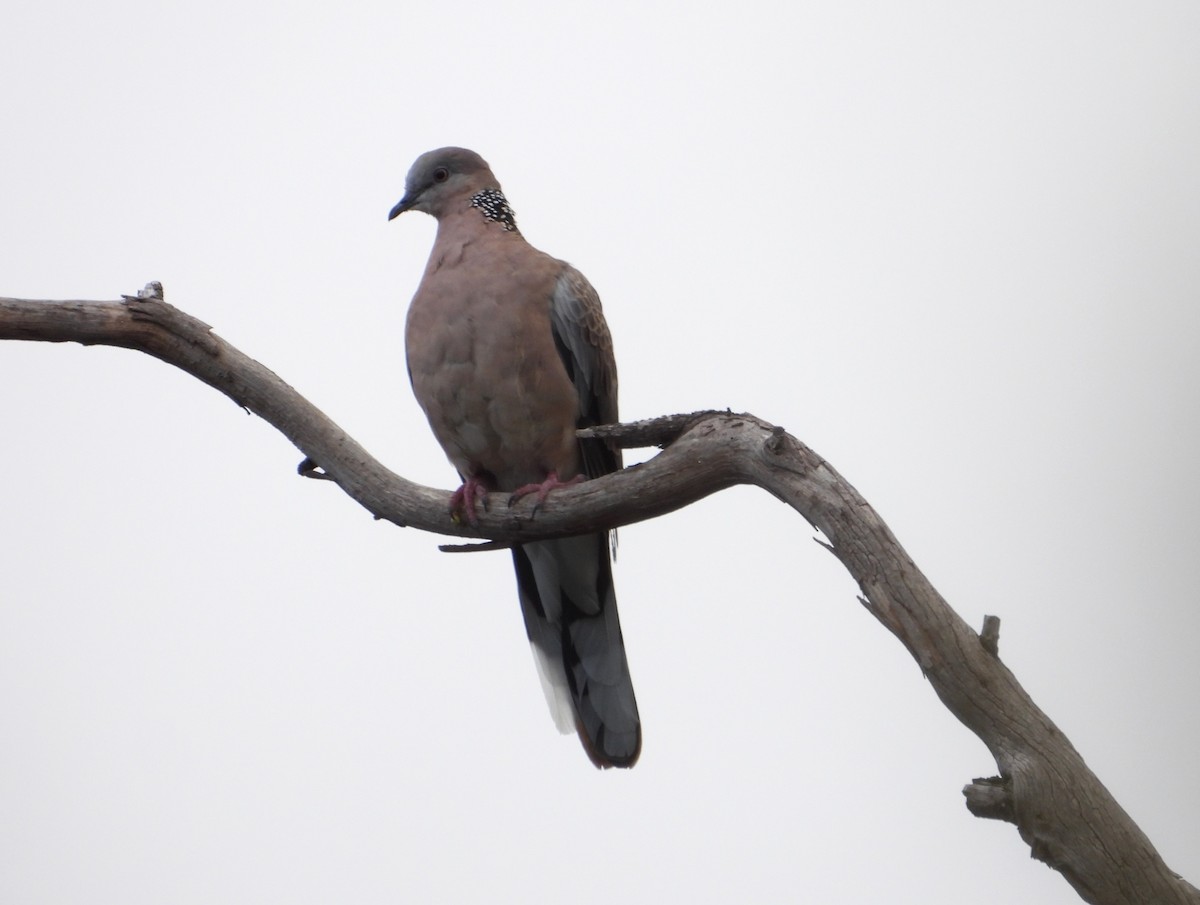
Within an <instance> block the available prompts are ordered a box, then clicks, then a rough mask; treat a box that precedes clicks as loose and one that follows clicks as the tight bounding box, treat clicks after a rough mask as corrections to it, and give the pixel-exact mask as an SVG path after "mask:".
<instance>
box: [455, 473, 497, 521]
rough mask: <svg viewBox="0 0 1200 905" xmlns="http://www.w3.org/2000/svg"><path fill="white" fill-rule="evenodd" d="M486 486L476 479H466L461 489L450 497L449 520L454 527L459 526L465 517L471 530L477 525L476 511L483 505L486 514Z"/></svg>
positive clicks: (477, 516) (477, 515)
mask: <svg viewBox="0 0 1200 905" xmlns="http://www.w3.org/2000/svg"><path fill="white" fill-rule="evenodd" d="M487 495H488V492H487V486H486V485H485V484H484V483H483V481H481V480H479V479H478V478H467V479H466V480H465V481H463V485H462V487H460V488H458V490H456V491H454V493H452V494H451V495H450V518H451V520H452V521H453V522H454V523H455V524H456V525H461V524H462V521H463V517H464V516H466V519H467V524H469V525H470V526H471V527H472V528H475V527H477V526H478V525H479V514H478V509H479V506H480V504H482V505H483V511H484V512H487V509H488V499H487Z"/></svg>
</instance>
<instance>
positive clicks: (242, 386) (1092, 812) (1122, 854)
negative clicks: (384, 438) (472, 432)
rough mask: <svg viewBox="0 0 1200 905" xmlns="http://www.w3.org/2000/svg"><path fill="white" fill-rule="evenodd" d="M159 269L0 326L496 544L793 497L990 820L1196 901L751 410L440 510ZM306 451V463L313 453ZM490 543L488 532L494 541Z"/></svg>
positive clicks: (804, 459) (371, 498) (796, 453)
mask: <svg viewBox="0 0 1200 905" xmlns="http://www.w3.org/2000/svg"><path fill="white" fill-rule="evenodd" d="M155 286H156V284H151V286H149V287H147V290H144V291H143V292H142V293H140V294H139V295H138V296H137V297H125V298H124V299H123V300H121V301H112V302H92V301H63V302H54V301H29V300H21V299H0V339H22V340H37V341H44V342H79V343H83V344H104V345H111V346H120V347H122V348H127V349H136V350H138V351H141V352H145V353H146V354H148V355H152V356H154V357H155V358H158V359H161V360H162V361H165V362H167V363H169V364H172V365H175V366H176V367H178V368H181V369H182V370H184V371H186V372H188V373H189V374H191V375H193V376H194V377H196V378H198V379H199V380H202V381H204V382H205V383H207V384H209V385H210V386H212V387H214V388H215V389H218V390H220V391H221V392H222V393H224V394H225V395H227V396H229V397H230V398H231V399H233V401H234V402H236V403H237V404H238V405H240V406H243V407H244V408H246V409H248V410H249V411H252V412H254V413H255V414H256V415H259V416H260V417H261V418H263V419H264V420H266V421H268V422H269V423H271V424H272V425H274V426H275V427H276V428H277V429H278V430H279V431H280V432H281V433H283V434H284V435H285V436H286V437H287V438H288V439H289V440H291V441H292V442H293V443H295V444H296V446H297V447H298V448H299V449H300V450H301V451H302V452H303V454H304V455H305V456H306V459H305V463H307V470H308V471H310V472H312V471H313V470H314V466H315V465H319V467H320V470H321V472H323V473H324V474H325V475H326V476H327V477H328V478H330V479H331V480H333V481H335V482H336V483H337V484H338V485H339V486H340V487H341V488H342V489H343V490H344V491H345V492H346V493H347V494H348V495H349V496H350V497H351V498H352V499H354V500H355V501H356V502H358V503H359V504H360V505H362V506H363V507H364V508H366V509H367V510H368V511H369V512H371V513H372V514H373V515H374V516H375V517H376V518H381V519H387V520H389V521H392V522H395V523H396V524H398V525H407V526H411V527H414V528H420V529H422V530H425V531H431V532H436V533H440V534H449V535H455V536H459V537H464V538H471V537H483V538H488V539H490V540H491V541H492V542H493V544H492V545H508V544H513V543H520V542H523V541H527V540H531V539H534V538H539V537H551V536H561V535H568V534H576V533H582V532H586V531H594V530H597V529H600V528H611V527H617V526H620V525H625V524H630V523H632V522H637V521H641V520H643V519H649V518H653V517H655V516H658V515H662V514H664V513H667V512H671V511H673V510H675V509H680V508H682V507H684V506H686V505H688V504H689V503H692V502H695V501H696V500H698V499H701V498H702V497H705V496H707V495H709V494H711V493H715V492H717V491H718V490H723V489H724V488H726V487H730V486H733V485H734V484H754V485H756V486H758V487H761V488H763V489H764V490H766V491H768V492H769V493H771V494H773V495H774V496H776V497H778V498H779V499H780V500H782V501H784V502H785V503H787V504H788V505H789V506H791V507H792V508H794V509H795V510H796V511H797V512H799V513H800V514H801V515H802V516H804V517H805V518H806V519H807V520H808V521H809V522H810V523H811V524H812V525H813V526H814V527H816V528H817V529H818V530H820V532H821V533H822V534H823V535H824V538H825V542H826V545H827V546H828V548H829V549H830V550H831V551H832V552H833V553H834V555H835V556H837V557H838V559H839V560H841V562H842V563H843V564H844V565H845V567H846V568H847V569H848V570H849V572H850V574H851V575H852V576H853V577H854V579H855V581H857V582H858V584H859V587H860V588H861V589H862V597H861V598H860V599H861V600H862V602H863V604H864V605H865V606H866V607H867V609H868V610H870V612H871V613H872V614H873V615H874V616H875V617H876V618H877V619H878V620H879V621H880V622H882V623H883V624H884V625H885V626H886V627H887V628H888V629H889V630H890V631H891V632H892V633H893V634H894V635H895V636H896V637H897V638H899V639H900V641H901V642H902V643H903V644H904V646H905V647H906V648H908V650H909V652H910V653H911V654H912V656H913V658H914V659H915V660H916V661H917V663H918V664H919V665H920V667H921V670H922V672H923V673H924V674H925V676H926V677H927V678H928V679H929V682H930V684H931V685H932V686H933V689H934V691H935V692H936V693H937V695H938V697H940V698H941V699H942V702H943V703H944V704H945V705H946V707H947V708H949V710H950V711H951V713H953V714H954V715H955V716H956V717H958V719H959V720H961V721H962V722H963V724H965V725H966V726H967V728H969V729H970V730H971V731H972V732H974V733H975V734H976V735H978V736H979V738H980V739H981V740H982V741H983V742H984V744H986V745H987V747H988V749H989V750H990V751H991V752H992V755H993V756H994V757H995V760H996V765H997V768H998V771H999V776H997V777H994V778H991V779H977V780H974V781H973V782H972V783H971V784H969V785H968V786H967V787H966V788H965V789H964V790H963V792H964V795H965V796H966V799H967V806H968V807H969V808H970V809H971V811H972V813H974V814H976V815H977V816H980V817H989V818H994V819H1000V820H1006V821H1008V822H1010V823H1013V824H1015V825H1016V827H1017V830H1018V832H1019V833H1020V834H1021V838H1022V839H1024V840H1025V841H1026V842H1027V843H1028V844H1029V846H1030V848H1031V850H1032V853H1033V856H1034V857H1036V858H1039V859H1041V860H1042V861H1045V862H1046V863H1047V864H1049V865H1050V866H1051V867H1053V868H1054V869H1055V870H1058V871H1059V872H1060V873H1062V875H1063V877H1064V878H1065V879H1066V880H1067V882H1068V883H1070V884H1071V885H1072V886H1073V887H1074V888H1075V890H1076V891H1077V892H1078V893H1079V895H1080V896H1081V897H1082V898H1083V899H1084V900H1085V901H1087V902H1093V903H1097V905H1143V903H1147V902H1155V903H1192V905H1200V891H1197V889H1196V888H1195V887H1193V886H1192V885H1191V884H1190V883H1188V882H1187V881H1186V880H1184V879H1182V878H1181V877H1179V876H1177V875H1176V874H1174V873H1173V872H1172V871H1171V870H1169V869H1168V868H1167V866H1166V865H1165V864H1164V863H1163V861H1162V859H1161V858H1160V857H1159V855H1158V853H1157V852H1156V851H1155V849H1154V846H1153V845H1151V843H1150V840H1149V839H1147V838H1146V836H1145V835H1144V834H1143V833H1142V832H1141V830H1140V829H1139V828H1138V827H1137V825H1136V824H1134V822H1133V821H1132V820H1131V819H1130V817H1129V815H1128V814H1126V813H1125V811H1124V810H1123V809H1122V808H1121V807H1120V805H1118V804H1117V802H1116V801H1115V800H1114V799H1113V797H1112V796H1111V795H1110V794H1109V792H1108V790H1107V789H1106V788H1105V787H1104V785H1103V784H1102V783H1101V782H1100V780H1099V779H1097V778H1096V776H1095V774H1093V773H1092V772H1091V770H1090V769H1088V767H1087V765H1086V764H1085V763H1084V762H1083V759H1082V758H1081V757H1080V756H1079V753H1078V752H1077V751H1076V750H1075V748H1074V747H1073V746H1072V745H1071V743H1070V742H1069V741H1068V740H1067V738H1066V737H1065V736H1064V735H1063V734H1062V733H1061V732H1060V731H1059V730H1058V728H1057V727H1056V726H1055V725H1054V723H1053V722H1051V720H1050V718H1049V717H1047V716H1046V714H1044V713H1043V712H1042V711H1041V710H1040V709H1039V708H1038V707H1037V705H1035V704H1034V703H1033V701H1032V700H1031V699H1030V698H1029V696H1028V695H1027V694H1026V693H1025V690H1024V689H1023V688H1022V687H1021V685H1020V684H1019V683H1018V682H1017V680H1016V678H1015V677H1014V676H1013V674H1012V673H1011V672H1009V670H1008V668H1007V667H1006V666H1005V665H1004V664H1003V663H1002V662H1001V660H1000V659H999V655H998V640H999V624H998V621H992V620H991V619H990V618H989V621H988V622H987V624H986V625H985V629H984V633H983V637H981V636H980V635H979V634H976V632H975V631H973V630H972V629H971V628H970V627H969V626H968V625H967V624H966V623H965V622H963V620H962V619H961V618H960V617H959V616H958V615H957V614H956V613H955V612H954V611H953V610H952V609H950V607H949V606H948V605H947V603H946V602H945V600H943V599H942V597H941V595H940V594H938V592H937V591H936V590H935V589H934V587H933V586H932V585H931V584H930V583H929V581H928V579H926V578H925V576H924V575H923V574H922V573H921V571H920V570H919V569H918V568H917V567H916V565H915V564H914V563H913V561H912V560H911V559H910V558H909V557H908V554H906V553H905V552H904V549H903V548H902V547H901V546H900V544H899V543H898V542H897V540H896V538H895V537H894V536H893V535H892V533H891V531H890V530H889V529H888V527H887V525H885V524H884V523H883V520H882V519H880V518H879V516H878V515H877V514H876V513H875V511H874V510H873V509H871V507H870V506H869V505H867V502H866V500H864V499H863V498H862V497H861V496H859V494H858V492H857V491H856V490H855V489H854V488H853V487H852V486H851V485H850V484H849V482H847V481H846V480H845V479H843V478H842V477H841V475H839V474H838V473H837V471H835V470H834V468H833V467H832V466H831V465H830V464H829V463H828V462H826V461H824V460H823V459H821V458H820V457H819V456H817V455H816V454H815V453H814V452H813V451H812V450H811V449H809V448H808V447H807V446H805V445H804V444H803V443H801V442H800V441H799V440H797V439H796V438H795V437H793V436H791V435H790V434H788V433H787V432H786V431H784V430H783V429H782V428H780V427H775V426H773V425H771V424H768V423H766V422H764V421H762V420H761V419H759V418H756V417H754V416H752V415H744V414H734V413H731V412H697V413H694V414H691V415H673V416H669V417H665V418H657V419H653V420H650V421H645V422H638V423H636V424H622V425H609V426H605V427H603V428H596V429H594V433H596V434H603V435H604V436H607V437H610V438H612V439H614V440H615V442H618V443H619V444H620V445H622V446H626V447H635V446H647V445H657V446H664V447H665V448H664V449H663V451H662V452H660V453H659V454H658V455H657V456H655V457H654V458H653V459H651V460H650V461H648V462H645V463H643V464H640V465H634V466H631V467H629V468H626V469H625V470H624V471H621V472H618V473H616V474H613V475H608V476H606V477H603V478H599V479H596V480H593V481H587V482H584V483H582V484H580V485H577V486H575V487H571V488H567V489H563V490H561V491H558V492H556V493H555V494H554V495H553V496H551V497H550V498H549V499H548V500H547V501H546V502H545V503H544V504H543V505H542V506H541V507H540V508H539V509H538V511H537V516H536V519H534V518H533V517H532V509H533V504H532V502H531V501H528V500H527V501H524V502H521V503H518V504H516V505H514V506H512V507H511V508H509V507H508V506H507V505H505V501H503V500H501V501H499V502H498V503H497V502H493V504H492V506H491V507H490V509H489V510H488V511H487V512H483V513H481V514H480V518H479V524H478V527H477V528H472V527H470V526H468V525H465V524H456V523H454V522H452V521H451V520H450V518H449V517H448V515H447V512H448V505H449V499H450V496H449V493H448V492H446V491H441V490H435V489H433V488H429V487H423V486H421V485H418V484H414V483H412V482H411V481H406V480H405V479H404V478H402V477H400V476H399V475H396V474H394V473H393V472H391V471H389V470H388V469H387V468H385V467H384V466H383V465H382V464H381V463H380V462H379V461H378V460H376V459H375V458H373V457H372V456H371V455H370V454H369V453H367V451H366V450H365V449H363V448H362V447H361V446H360V445H359V444H358V443H356V442H355V441H354V440H353V439H351V438H350V437H349V436H347V435H346V434H345V432H344V431H342V430H341V429H340V428H339V427H338V426H337V425H336V424H335V423H334V422H333V421H332V420H330V419H329V418H328V417H327V416H326V415H325V414H324V413H323V412H321V411H320V410H319V409H317V408H316V407H315V406H313V405H312V404H311V403H310V402H308V401H307V400H306V399H305V398H304V397H303V396H301V395H300V394H299V393H297V392H296V391H295V390H294V389H292V388H291V387H290V386H288V385H287V384H286V383H284V382H283V381H282V380H281V379H280V378H279V377H278V376H276V375H275V374H274V373H272V372H271V371H270V370H268V369H267V368H265V367H263V366H262V365H261V364H259V363H258V362H256V361H254V360H253V359H251V358H248V357H247V356H245V355H244V354H242V353H241V352H239V351H238V350H237V349H235V348H234V347H232V346H231V345H229V344H228V343H227V342H225V341H224V340H222V339H221V338H220V337H218V336H216V335H215V334H214V333H212V331H211V328H209V326H208V325H207V324H204V323H202V322H201V321H199V320H197V319H195V318H193V317H190V316H189V315H187V314H185V313H183V312H182V311H179V310H178V309H176V308H174V307H172V306H170V305H168V304H166V302H164V301H163V300H162V296H161V287H158V289H157V290H155V289H154V288H152V287H155ZM303 466H304V463H302V467H303ZM492 545H489V546H492Z"/></svg>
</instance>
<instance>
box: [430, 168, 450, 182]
mask: <svg viewBox="0 0 1200 905" xmlns="http://www.w3.org/2000/svg"><path fill="white" fill-rule="evenodd" d="M449 178H450V171H449V170H447V169H446V168H445V167H438V168H437V169H436V170H434V171H433V181H434V182H445V181H446V180H447V179H449Z"/></svg>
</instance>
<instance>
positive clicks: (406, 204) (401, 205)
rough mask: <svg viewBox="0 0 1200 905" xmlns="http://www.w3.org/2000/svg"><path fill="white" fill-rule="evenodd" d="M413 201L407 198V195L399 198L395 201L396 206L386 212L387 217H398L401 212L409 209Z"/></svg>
mask: <svg viewBox="0 0 1200 905" xmlns="http://www.w3.org/2000/svg"><path fill="white" fill-rule="evenodd" d="M414 201H415V199H413V198H409V197H408V195H405V196H404V197H403V198H401V199H400V200H399V201H397V202H396V206H395V207H393V208H392V211H391V213H389V214H388V219H389V220H395V219H396V218H397V217H399V216H400V215H401V214H403V213H404V212H405V211H406V210H409V209H411V208H412V206H413V203H414Z"/></svg>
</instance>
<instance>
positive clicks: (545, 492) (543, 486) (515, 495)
mask: <svg viewBox="0 0 1200 905" xmlns="http://www.w3.org/2000/svg"><path fill="white" fill-rule="evenodd" d="M583 480H584V476H583V475H581V474H577V475H575V477H573V478H571V480H569V481H560V480H559V479H558V472H557V471H552V472H550V474H548V475H547V476H546V480H544V481H542V483H540V484H526V485H525V486H524V487H518V488H517V489H516V490H514V491H513V492H512V495H511V496H509V498H508V505H510V506H511V505H512V504H513V503H515V502H516V501H517V500H519V499H522V498H523V497H527V496H529V495H530V494H531V493H532V494H537V502H536V503H534V504H533V514H536V513H537V511H538V508H539V507H540V506H541V505H542V503H544V502H546V497H547V496H549V495H550V491H551V490H557V489H558V488H559V487H570V486H571V485H573V484H578V483H579V482H580V481H583Z"/></svg>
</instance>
